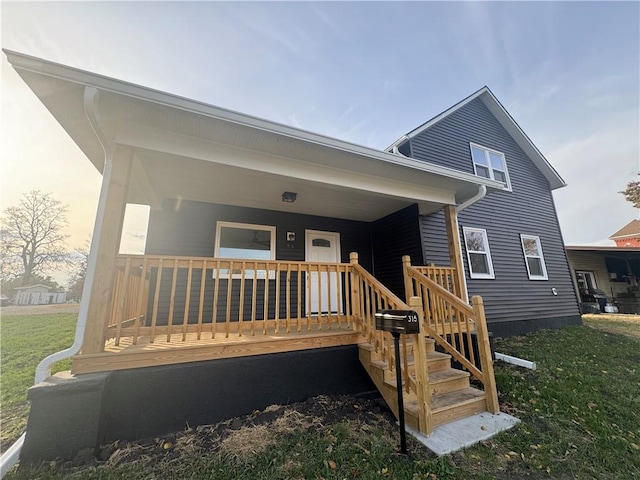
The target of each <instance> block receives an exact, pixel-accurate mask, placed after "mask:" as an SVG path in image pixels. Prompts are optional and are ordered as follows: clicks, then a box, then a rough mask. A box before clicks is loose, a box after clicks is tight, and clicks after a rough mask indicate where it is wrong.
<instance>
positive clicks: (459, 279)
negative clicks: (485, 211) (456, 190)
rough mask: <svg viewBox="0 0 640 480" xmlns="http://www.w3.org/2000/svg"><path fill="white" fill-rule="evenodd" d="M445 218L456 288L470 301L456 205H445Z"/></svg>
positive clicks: (461, 295) (464, 298) (462, 297)
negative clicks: (466, 286)
mask: <svg viewBox="0 0 640 480" xmlns="http://www.w3.org/2000/svg"><path fill="white" fill-rule="evenodd" d="M444 220H445V226H446V229H447V243H448V245H449V261H450V262H451V266H452V267H453V268H454V269H455V271H456V278H455V282H454V283H455V288H456V289H457V290H458V292H457V294H458V296H459V297H460V298H461V299H462V300H464V302H465V303H468V302H469V297H468V295H467V289H466V288H465V282H464V265H463V264H462V250H461V249H460V229H459V228H458V214H457V212H456V208H455V206H454V205H447V206H446V207H444Z"/></svg>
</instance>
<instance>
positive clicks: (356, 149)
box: [3, 49, 501, 190]
mask: <svg viewBox="0 0 640 480" xmlns="http://www.w3.org/2000/svg"><path fill="white" fill-rule="evenodd" d="M3 52H4V53H5V55H6V56H7V59H8V61H9V62H10V63H11V65H12V66H13V67H14V68H15V69H16V70H18V71H20V70H24V71H27V72H31V73H34V74H38V75H43V76H46V77H52V78H55V79H58V80H63V81H67V82H70V83H73V84H77V85H80V86H89V87H94V88H96V89H99V90H103V91H106V92H110V93H114V94H117V95H123V96H127V97H131V98H134V99H138V100H142V101H147V102H152V103H155V104H158V105H162V106H166V107H169V108H176V109H180V110H183V111H186V112H190V113H193V114H198V115H205V116H209V117H212V118H217V119H220V120H223V121H225V122H230V123H235V124H239V125H244V126H247V127H250V128H255V129H259V130H264V131H267V132H271V133H275V134H278V135H281V136H285V137H290V138H292V139H296V140H300V141H304V142H310V143H315V144H318V145H320V146H323V147H327V148H332V149H336V150H339V151H343V152H347V153H352V154H356V155H362V156H365V157H367V158H370V159H372V160H377V161H381V162H385V163H387V164H393V165H398V166H402V167H406V168H412V169H417V170H421V171H423V172H425V173H429V174H433V175H436V176H443V177H447V178H450V179H453V180H456V181H460V182H464V184H465V185H467V187H468V186H470V185H477V186H480V185H485V186H486V187H487V188H489V189H494V190H498V189H501V185H500V183H499V182H494V181H492V180H488V179H483V178H481V177H477V176H475V175H472V174H470V173H466V172H461V171H459V170H455V169H452V168H448V167H442V166H439V165H435V164H430V163H427V162H422V161H419V160H415V159H412V158H409V157H404V156H401V155H396V154H393V153H389V152H385V151H381V150H376V149H373V148H370V147H365V146H362V145H358V144H354V143H351V142H347V141H344V140H339V139H335V138H331V137H328V136H325V135H321V134H317V133H313V132H309V131H306V130H302V129H298V128H294V127H290V126H287V125H283V124H279V123H276V122H271V121H269V120H264V119H261V118H258V117H254V116H251V115H246V114H243V113H239V112H235V111H232V110H228V109H224V108H220V107H216V106H213V105H209V104H206V103H204V102H198V101H195V100H191V99H188V98H185V97H181V96H178V95H173V94H170V93H166V92H162V91H159V90H155V89H151V88H148V87H144V86H140V85H136V84H133V83H129V82H126V81H122V80H118V79H114V78H111V77H106V76H104V75H99V74H95V73H91V72H87V71H85V70H81V69H77V68H74V67H69V66H66V65H62V64H59V63H55V62H50V61H47V60H43V59H40V58H37V57H33V56H30V55H26V54H22V53H19V52H14V51H11V50H6V49H3Z"/></svg>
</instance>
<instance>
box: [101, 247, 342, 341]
mask: <svg viewBox="0 0 640 480" xmlns="http://www.w3.org/2000/svg"><path fill="white" fill-rule="evenodd" d="M350 271H351V266H350V265H349V264H343V263H308V262H288V261H253V260H230V259H220V258H203V257H171V256H149V255H144V256H142V255H120V256H118V257H117V259H116V272H117V273H116V278H115V285H114V291H113V301H112V306H111V313H110V315H109V318H108V320H107V325H106V331H105V338H106V340H114V342H115V344H116V345H118V344H119V343H120V340H121V339H122V338H123V337H131V338H132V342H133V343H134V344H135V343H137V341H138V340H139V339H140V338H141V337H143V336H144V337H149V341H150V342H156V341H166V342H171V341H185V339H186V337H187V334H191V333H195V334H196V338H197V339H198V340H199V339H200V338H202V336H203V335H210V337H209V338H215V337H216V335H224V336H225V337H229V335H230V334H232V333H233V334H237V335H238V336H242V335H260V334H262V335H266V334H267V333H274V334H277V333H284V332H286V333H290V332H292V331H295V332H301V331H318V330H328V329H332V328H343V327H347V328H350V327H351V326H352V322H353V319H354V317H353V313H352V312H353V308H352V304H351V296H350V295H349V294H348V292H350V282H351V276H350V275H349V273H350ZM176 335H177V337H176Z"/></svg>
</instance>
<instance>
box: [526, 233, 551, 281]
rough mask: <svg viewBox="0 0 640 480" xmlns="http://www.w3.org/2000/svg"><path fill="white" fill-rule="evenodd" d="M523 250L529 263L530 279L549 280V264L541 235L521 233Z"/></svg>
mask: <svg viewBox="0 0 640 480" xmlns="http://www.w3.org/2000/svg"><path fill="white" fill-rule="evenodd" d="M520 240H521V242H522V251H523V252H524V258H525V260H526V264H527V272H528V273H529V280H547V279H548V277H547V266H546V265H545V263H544V255H543V254H542V244H541V243H540V237H536V236H535V235H520Z"/></svg>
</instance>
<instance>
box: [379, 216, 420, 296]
mask: <svg viewBox="0 0 640 480" xmlns="http://www.w3.org/2000/svg"><path fill="white" fill-rule="evenodd" d="M372 245H373V256H374V267H373V270H374V275H375V276H376V278H377V279H378V280H380V281H381V282H382V283H383V284H385V285H386V287H387V288H389V290H391V291H392V292H393V293H395V294H396V295H397V296H398V297H400V298H404V278H403V274H402V257H403V256H404V255H409V256H410V257H411V261H412V262H414V263H415V264H421V263H422V261H423V259H422V246H421V244H420V229H419V223H418V206H417V205H411V206H409V207H407V208H404V209H402V210H399V211H397V212H394V213H392V214H391V215H387V216H386V217H384V218H381V219H380V220H377V221H375V222H374V223H373V242H372Z"/></svg>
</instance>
